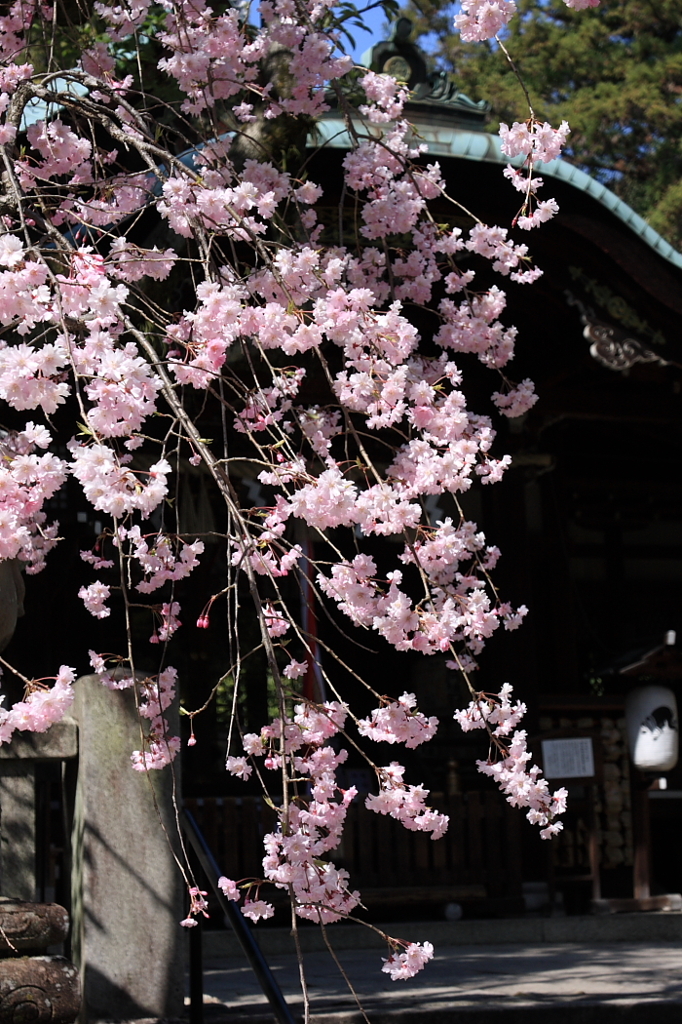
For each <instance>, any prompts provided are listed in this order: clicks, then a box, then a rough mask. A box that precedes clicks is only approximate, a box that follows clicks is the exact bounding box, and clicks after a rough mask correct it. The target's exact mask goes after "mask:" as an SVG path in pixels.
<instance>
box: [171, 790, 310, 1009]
mask: <svg viewBox="0 0 682 1024" xmlns="http://www.w3.org/2000/svg"><path fill="white" fill-rule="evenodd" d="M182 823H183V826H184V829H185V832H186V833H187V838H188V839H189V841H190V843H191V845H192V849H193V850H194V852H195V853H196V855H197V858H198V860H199V863H200V864H201V867H202V868H203V871H204V874H205V875H206V878H207V880H208V883H209V885H210V886H211V888H212V889H213V891H214V893H215V894H216V896H217V898H218V902H219V903H220V907H221V909H222V910H223V911H224V913H225V916H226V917H227V919H228V921H229V922H230V924H231V925H232V930H233V931H234V933H235V935H236V936H237V939H238V940H239V944H240V946H241V947H242V949H243V950H244V953H245V954H246V958H247V960H248V961H249V963H250V964H251V969H252V971H253V973H254V974H255V975H256V977H257V978H258V981H259V984H260V987H261V989H262V990H263V994H264V995H265V997H266V999H267V1000H268V1002H269V1003H270V1006H271V1007H272V1010H273V1013H274V1014H275V1017H276V1018H277V1020H278V1021H279V1024H296V1021H295V1020H294V1017H293V1016H292V1013H291V1010H290V1009H289V1007H288V1006H287V1004H286V1002H285V999H284V996H283V995H282V990H281V989H280V987H279V985H278V984H277V981H276V980H275V977H274V975H273V973H272V971H271V970H270V968H269V966H268V963H267V960H266V959H265V957H264V956H263V953H262V952H261V949H260V946H259V945H258V943H257V942H256V940H255V938H254V936H253V934H252V932H251V929H250V927H249V925H248V924H247V922H246V920H245V919H244V915H243V914H242V913H241V912H240V911H239V910H238V909H237V906H236V904H235V903H234V901H233V900H228V898H227V897H226V896H225V894H224V892H223V891H222V889H219V888H218V878H219V877H220V874H221V872H220V868H219V867H218V864H217V863H216V860H215V857H214V856H213V854H212V853H211V850H210V848H209V846H208V844H207V842H206V840H205V839H204V837H203V835H202V833H201V831H200V829H199V826H198V825H197V823H196V821H195V820H194V816H193V815H192V814H191V813H190V812H189V811H188V810H183V811H182Z"/></svg>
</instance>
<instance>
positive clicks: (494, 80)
mask: <svg viewBox="0 0 682 1024" xmlns="http://www.w3.org/2000/svg"><path fill="white" fill-rule="evenodd" d="M413 2H414V3H415V5H416V4H417V3H418V5H419V6H418V9H415V8H413V9H412V10H411V11H410V15H411V16H412V17H415V18H416V21H417V32H418V33H419V34H426V33H431V36H430V39H431V40H433V39H434V38H435V48H433V52H434V56H435V58H436V60H437V62H438V63H439V65H440V66H442V67H445V68H446V69H447V70H449V71H450V72H452V73H454V75H455V77H456V80H457V84H458V86H459V88H460V89H461V91H462V92H465V93H467V94H468V95H470V96H471V97H472V98H473V99H476V100H479V99H486V100H489V101H490V102H491V104H492V108H493V109H492V119H491V123H490V130H491V131H496V130H497V127H498V125H499V122H500V121H506V122H508V123H511V121H513V120H525V118H526V117H527V116H528V107H527V103H526V102H525V98H524V95H523V90H522V88H521V86H520V84H519V82H518V81H517V78H516V76H515V75H514V73H513V71H512V70H511V68H510V66H509V63H508V61H507V59H506V57H505V55H504V53H503V52H502V49H501V48H500V47H499V46H498V45H497V43H496V42H495V41H494V40H491V41H490V42H489V43H487V44H486V43H483V44H481V43H475V44H467V43H463V42H462V41H461V39H460V37H459V35H458V34H456V33H455V32H454V30H453V27H452V8H451V7H450V6H447V7H446V6H445V5H444V4H442V3H440V2H439V0H413ZM518 6H519V13H518V15H517V16H516V17H515V18H513V19H512V21H511V22H510V24H509V26H508V31H507V33H506V36H505V38H504V44H505V47H506V48H507V49H508V51H509V54H510V56H511V57H512V59H513V60H514V62H515V64H516V66H517V67H518V69H519V71H520V73H521V76H522V78H523V81H524V83H525V85H526V87H527V88H528V91H529V93H530V95H531V98H532V101H533V107H534V110H535V113H536V116H539V117H542V118H546V119H547V120H548V121H551V122H552V123H553V124H557V123H558V122H559V121H560V120H561V119H562V118H565V119H566V120H567V121H568V122H569V123H570V125H571V136H570V145H569V147H568V149H567V151H566V156H567V157H568V158H569V159H570V160H572V161H573V162H574V163H576V164H578V165H579V166H581V167H583V168H584V169H585V170H586V171H588V172H589V173H591V174H593V175H594V176H595V177H597V178H598V179H599V180H600V181H603V182H604V183H605V184H607V185H608V186H609V188H611V189H612V190H613V191H614V192H616V193H617V195H619V196H620V197H621V198H622V199H624V200H625V201H626V202H627V203H629V204H630V205H631V206H632V207H633V208H634V209H635V210H637V212H638V213H640V214H642V216H644V217H646V218H647V219H648V221H649V223H650V224H651V225H652V226H653V227H655V228H656V230H657V231H659V232H661V234H663V235H664V236H665V237H666V238H668V239H669V240H670V241H671V242H672V243H673V244H674V245H677V246H678V247H681V246H682V180H681V179H682V106H681V104H682V2H680V0H656V2H650V3H643V2H642V0H611V2H610V0H602V3H601V5H600V6H599V7H598V8H595V9H592V10H588V11H581V12H576V11H572V10H570V9H569V8H567V7H566V6H565V5H564V4H563V3H562V2H561V0H547V2H546V3H543V4H542V5H539V4H537V3H531V2H530V0H519V4H518Z"/></svg>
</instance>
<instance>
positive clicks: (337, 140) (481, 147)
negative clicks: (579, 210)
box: [313, 118, 682, 269]
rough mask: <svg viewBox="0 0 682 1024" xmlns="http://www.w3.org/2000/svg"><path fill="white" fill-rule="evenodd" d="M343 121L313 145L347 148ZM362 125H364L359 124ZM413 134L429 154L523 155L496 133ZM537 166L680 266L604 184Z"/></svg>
mask: <svg viewBox="0 0 682 1024" xmlns="http://www.w3.org/2000/svg"><path fill="white" fill-rule="evenodd" d="M342 123H343V122H341V121H340V120H339V119H338V118H328V119H324V118H323V119H321V120H320V121H318V123H317V125H316V129H315V142H314V143H313V144H315V145H323V146H331V147H332V148H334V149H350V148H351V140H350V136H349V134H348V132H347V130H346V129H345V128H344V127H341V125H342ZM363 127H364V126H363ZM414 127H415V132H416V134H417V136H418V137H419V138H420V139H421V140H423V141H424V142H425V143H426V144H427V145H428V147H429V148H428V152H429V155H431V156H448V157H456V158H458V159H460V160H479V161H483V162H486V163H497V164H505V165H506V164H508V163H511V164H514V165H516V166H520V165H521V164H522V163H523V158H520V157H517V158H516V159H513V160H510V159H509V158H508V157H506V156H504V154H503V153H502V150H501V143H500V139H499V137H498V136H497V135H489V134H487V133H486V132H470V131H465V130H463V129H461V128H445V127H440V126H437V125H429V124H424V123H417V124H415V125H414ZM536 166H537V167H538V170H539V171H540V173H542V174H543V175H547V176H548V177H550V178H558V180H559V181H563V182H566V183H567V184H568V185H572V186H573V187H574V188H577V189H580V191H581V192H585V193H586V194H587V195H589V196H591V198H592V199H596V200H597V202H598V203H601V204H602V206H605V207H606V208H607V210H609V211H610V212H611V213H613V214H614V216H616V217H618V219H619V220H621V221H623V223H624V224H627V226H628V227H629V228H630V229H631V230H632V231H634V232H635V234H636V235H639V237H640V238H641V239H642V240H643V241H644V242H646V244H647V245H648V246H650V248H652V249H653V250H654V252H656V253H658V255H659V256H662V257H663V259H666V260H668V261H669V262H670V263H672V264H673V265H674V266H675V267H678V268H679V269H682V254H680V253H679V252H678V251H677V250H676V249H674V248H673V246H672V245H670V243H669V242H666V240H665V239H664V238H662V237H661V236H660V235H659V233H658V232H657V231H654V229H653V228H652V227H649V225H648V224H647V222H646V221H645V220H644V218H643V217H640V216H639V214H638V213H635V211H634V210H633V209H632V208H631V207H629V206H628V205H627V203H624V202H623V200H622V199H619V198H618V196H616V195H614V194H613V192H611V190H610V189H608V188H607V187H606V185H602V184H601V183H600V182H598V181H595V179H594V178H591V177H590V175H589V174H586V173H585V171H581V170H580V168H579V167H575V166H574V165H573V164H570V163H568V162H567V161H566V160H552V162H551V163H548V164H537V165H536Z"/></svg>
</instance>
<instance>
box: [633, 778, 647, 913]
mask: <svg viewBox="0 0 682 1024" xmlns="http://www.w3.org/2000/svg"><path fill="white" fill-rule="evenodd" d="M632 833H633V835H632V839H633V847H634V850H633V868H632V882H633V896H634V897H635V899H636V900H643V899H647V898H648V897H649V896H650V895H651V827H650V823H649V789H648V786H647V783H646V781H645V780H644V778H643V777H642V775H641V774H640V773H639V772H638V771H637V770H636V769H635V770H634V771H633V772H632Z"/></svg>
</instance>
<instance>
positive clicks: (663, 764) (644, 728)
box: [625, 686, 679, 772]
mask: <svg viewBox="0 0 682 1024" xmlns="http://www.w3.org/2000/svg"><path fill="white" fill-rule="evenodd" d="M625 713H626V717H627V725H628V742H629V744H630V756H631V758H632V760H633V762H634V765H635V767H636V768H639V769H640V770H641V771H645V772H667V771H670V769H671V768H674V767H675V765H676V764H677V756H678V747H679V732H678V728H679V726H678V721H677V701H676V700H675V694H674V693H673V691H672V690H669V689H668V687H667V686H640V687H638V688H637V689H636V690H631V691H630V693H629V694H628V695H627V699H626V702H625Z"/></svg>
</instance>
